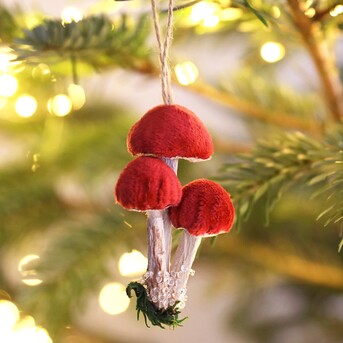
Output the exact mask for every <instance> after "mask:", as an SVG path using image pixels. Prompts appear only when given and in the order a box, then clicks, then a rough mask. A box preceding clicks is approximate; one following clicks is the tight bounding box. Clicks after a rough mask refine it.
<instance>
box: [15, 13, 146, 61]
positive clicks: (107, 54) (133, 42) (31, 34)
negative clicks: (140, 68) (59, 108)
mask: <svg viewBox="0 0 343 343" xmlns="http://www.w3.org/2000/svg"><path fill="white" fill-rule="evenodd" d="M146 24H147V16H146V15H143V16H141V17H140V18H139V19H138V20H137V22H136V24H135V25H133V26H132V25H130V26H129V25H127V18H126V15H122V16H121V17H120V18H119V20H118V23H116V24H115V23H113V22H112V21H111V20H110V19H109V18H107V17H105V16H103V15H99V16H90V17H87V18H85V19H83V20H81V21H78V22H71V23H62V22H61V21H60V20H52V19H49V20H45V21H44V22H43V23H42V24H41V25H38V26H36V27H34V28H33V29H32V30H24V37H23V38H20V39H17V40H16V41H15V45H14V46H13V48H14V49H15V50H16V51H17V53H18V59H28V60H30V59H31V60H34V59H37V58H38V59H40V58H42V55H44V57H45V58H46V57H49V56H51V55H52V54H55V55H57V56H59V57H60V58H61V57H65V58H70V57H73V58H77V59H78V60H82V61H83V62H84V63H87V64H90V65H96V66H97V67H98V68H99V63H100V62H99V61H101V64H100V65H102V64H107V63H110V62H108V61H107V59H111V63H112V64H113V61H115V63H116V64H118V65H121V66H132V65H135V64H136V63H138V62H137V60H141V59H142V58H143V57H144V58H146V57H147V49H146V47H145V44H146V40H147V37H148V35H149V32H150V30H149V28H148V26H147V25H146ZM99 51H101V52H102V56H99Z"/></svg>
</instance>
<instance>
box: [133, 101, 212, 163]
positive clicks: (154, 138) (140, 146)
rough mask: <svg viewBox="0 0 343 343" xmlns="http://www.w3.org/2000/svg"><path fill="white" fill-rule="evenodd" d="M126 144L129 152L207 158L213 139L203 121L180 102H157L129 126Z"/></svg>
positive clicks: (192, 158) (193, 159) (210, 151)
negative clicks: (164, 103) (172, 103)
mask: <svg viewBox="0 0 343 343" xmlns="http://www.w3.org/2000/svg"><path fill="white" fill-rule="evenodd" d="M127 147H128V150H129V152H130V153H131V154H132V155H153V156H158V157H165V158H169V159H180V158H181V159H187V160H190V161H193V162H195V161H203V160H208V159H209V158H210V157H211V155H212V153H213V142H212V138H211V136H210V134H209V133H208V131H207V129H206V127H205V126H204V124H203V123H202V122H201V121H200V119H199V118H198V117H197V116H196V115H195V114H194V113H193V112H192V111H190V110H189V109H187V108H186V107H183V106H180V105H159V106H156V107H154V108H152V109H151V110H149V111H148V112H147V113H145V114H144V116H143V117H142V118H141V119H140V120H139V121H138V122H137V123H136V124H135V125H134V126H133V127H132V128H131V130H130V132H129V135H128V138H127Z"/></svg>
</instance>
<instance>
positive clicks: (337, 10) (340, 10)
mask: <svg viewBox="0 0 343 343" xmlns="http://www.w3.org/2000/svg"><path fill="white" fill-rule="evenodd" d="M342 13H343V5H336V6H335V7H334V9H332V10H331V11H330V15H331V17H337V16H338V15H340V14H342Z"/></svg>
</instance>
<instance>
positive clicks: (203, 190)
mask: <svg viewBox="0 0 343 343" xmlns="http://www.w3.org/2000/svg"><path fill="white" fill-rule="evenodd" d="M170 219H171V222H172V224H173V226H174V227H175V228H183V229H184V231H183V234H182V236H181V238H180V241H179V245H178V248H177V250H176V252H175V257H174V261H173V264H172V266H171V272H172V273H173V275H174V276H175V287H174V289H173V292H172V293H173V294H175V298H174V299H173V301H174V302H176V301H180V304H179V305H178V306H179V307H182V306H184V302H185V300H186V298H185V293H186V288H185V287H186V284H187V280H188V277H189V273H190V271H191V266H192V264H193V261H194V259H195V255H196V251H197V249H198V247H199V245H200V242H201V239H202V237H209V236H215V235H218V234H221V233H226V232H229V230H230V229H231V227H232V225H233V220H234V207H233V204H232V201H231V199H230V195H229V194H228V193H227V191H226V190H225V189H224V188H223V187H222V186H220V185H219V184H217V183H215V182H213V181H210V180H205V179H199V180H196V181H193V182H190V183H189V184H187V185H186V186H184V187H183V190H182V198H181V201H180V203H179V204H178V205H177V206H175V207H171V208H170Z"/></svg>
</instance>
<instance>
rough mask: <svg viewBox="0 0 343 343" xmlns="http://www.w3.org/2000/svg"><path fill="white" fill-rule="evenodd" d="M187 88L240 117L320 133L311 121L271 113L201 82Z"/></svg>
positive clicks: (315, 124)
mask: <svg viewBox="0 0 343 343" xmlns="http://www.w3.org/2000/svg"><path fill="white" fill-rule="evenodd" d="M187 87H188V88H189V89H191V90H192V91H194V92H196V93H199V94H201V95H203V96H205V97H207V98H209V99H212V100H214V101H217V102H219V103H221V104H224V105H226V106H229V107H231V108H233V109H235V110H237V111H238V112H239V113H240V114H241V115H243V116H246V117H248V118H252V119H257V120H261V121H263V122H266V123H269V124H272V125H276V126H279V127H282V128H286V129H297V130H301V131H305V132H311V133H314V134H315V135H317V134H319V133H320V132H321V131H322V129H321V127H320V125H319V124H318V123H316V122H315V121H313V120H312V121H309V120H304V119H302V118H297V117H294V116H290V115H289V114H288V113H284V112H279V111H276V112H274V111H271V110H270V109H267V108H264V107H262V106H260V105H259V104H253V103H251V102H249V101H246V100H244V99H240V98H239V97H237V96H234V95H232V94H229V93H227V92H225V91H222V90H219V89H217V88H215V87H212V86H210V85H209V84H206V83H204V82H201V81H197V82H196V83H193V84H192V85H189V86H187Z"/></svg>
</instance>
